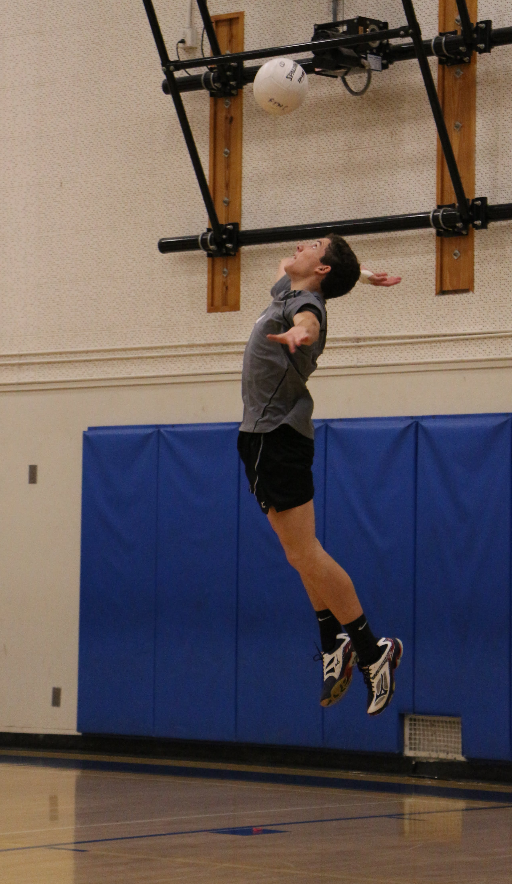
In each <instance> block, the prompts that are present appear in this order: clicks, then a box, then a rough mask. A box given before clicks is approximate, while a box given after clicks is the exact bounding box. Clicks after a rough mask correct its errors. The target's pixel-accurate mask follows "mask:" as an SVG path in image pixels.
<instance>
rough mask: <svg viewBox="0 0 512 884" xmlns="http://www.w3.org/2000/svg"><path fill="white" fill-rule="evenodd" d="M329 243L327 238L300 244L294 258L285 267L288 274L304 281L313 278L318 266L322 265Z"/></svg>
mask: <svg viewBox="0 0 512 884" xmlns="http://www.w3.org/2000/svg"><path fill="white" fill-rule="evenodd" d="M329 243H330V240H329V239H327V238H324V239H316V240H313V241H312V242H301V243H299V244H298V246H297V248H296V249H295V254H294V255H293V257H291V258H289V259H288V261H287V262H286V264H285V265H284V269H285V271H286V273H288V275H289V276H292V275H293V276H294V277H300V278H302V279H304V278H306V277H308V276H311V275H312V274H313V273H314V272H315V270H316V268H317V267H318V265H319V264H321V263H322V258H323V257H324V255H325V252H326V249H327V247H328V245H329Z"/></svg>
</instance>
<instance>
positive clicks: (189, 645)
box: [155, 424, 239, 740]
mask: <svg viewBox="0 0 512 884" xmlns="http://www.w3.org/2000/svg"><path fill="white" fill-rule="evenodd" d="M237 434H238V426H237V425H234V424H233V425H230V424H218V425H206V424H205V425H202V426H199V427H198V426H192V427H191V426H181V427H180V426H177V427H171V428H169V429H163V430H162V431H161V434H160V459H159V488H160V495H159V501H158V584H157V586H158V588H157V611H158V618H157V631H156V668H155V734H156V736H169V737H178V738H181V739H188V738H190V739H202V740H208V739H209V740H234V739H235V696H236V691H235V675H236V611H237V567H238V555H237V535H238V484H239V475H238V474H239V465H238V459H237V458H236V457H235V456H234V453H235V454H236V439H237Z"/></svg>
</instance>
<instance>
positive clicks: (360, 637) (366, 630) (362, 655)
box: [345, 614, 382, 666]
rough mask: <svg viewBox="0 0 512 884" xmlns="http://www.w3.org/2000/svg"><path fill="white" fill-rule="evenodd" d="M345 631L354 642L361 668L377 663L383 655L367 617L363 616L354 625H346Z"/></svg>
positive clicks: (353, 621)
mask: <svg viewBox="0 0 512 884" xmlns="http://www.w3.org/2000/svg"><path fill="white" fill-rule="evenodd" d="M345 630H346V632H348V634H349V636H350V638H351V640H352V644H353V645H354V650H355V652H356V654H357V656H358V657H359V662H360V664H361V666H370V665H371V664H372V663H376V661H377V660H378V659H379V657H380V655H381V654H382V649H381V648H379V646H378V644H377V639H376V638H375V636H374V634H373V632H372V631H371V629H370V627H369V625H368V620H367V619H366V617H365V615H364V614H361V616H360V617H358V618H357V620H352V623H345Z"/></svg>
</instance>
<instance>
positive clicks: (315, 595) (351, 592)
mask: <svg viewBox="0 0 512 884" xmlns="http://www.w3.org/2000/svg"><path fill="white" fill-rule="evenodd" d="M268 518H269V521H270V524H271V525H272V528H273V529H274V531H275V532H276V534H277V536H278V537H279V540H280V542H281V545H282V547H283V549H284V552H285V554H286V557H287V559H288V561H289V563H290V564H291V565H292V566H293V567H294V568H295V569H296V570H297V571H298V572H299V574H300V577H301V580H302V582H303V584H304V587H305V589H306V592H307V593H308V596H309V598H310V600H311V603H312V605H313V607H314V608H315V611H317V612H320V613H322V612H323V611H324V610H325V612H326V613H327V614H329V612H332V615H334V617H335V618H336V619H337V621H339V623H340V624H341V623H343V624H345V629H346V632H347V634H348V637H349V638H350V642H345V636H344V635H342V636H338V638H339V641H338V643H337V644H338V647H337V649H336V652H335V654H334V655H331V656H337V658H338V660H337V666H336V664H335V662H334V661H332V665H331V668H333V669H337V670H338V673H337V674H338V676H339V673H340V670H341V667H345V668H346V669H347V670H348V672H347V673H345V672H344V673H343V678H342V681H343V685H342V688H343V689H342V690H341V693H340V694H339V696H341V694H342V693H343V692H344V691H345V690H346V688H347V687H348V685H349V684H350V676H351V672H352V666H353V662H354V660H353V652H352V647H353V649H354V650H355V653H356V654H357V657H358V658H359V668H360V669H361V671H362V672H363V675H364V677H365V682H366V684H367V687H368V712H369V714H370V715H376V714H378V713H379V712H382V711H383V710H384V709H385V708H386V706H387V705H388V703H389V702H390V700H391V697H392V696H393V691H394V670H395V669H396V668H397V666H398V664H399V662H400V657H401V655H402V644H401V642H400V641H399V639H380V640H379V641H378V640H377V639H376V638H375V636H374V635H373V633H372V631H371V629H370V627H369V625H368V621H367V620H366V617H365V616H364V614H363V609H362V607H361V604H360V602H359V599H358V597H357V594H356V591H355V588H354V584H353V583H352V580H351V578H350V577H349V575H348V574H347V572H346V571H345V570H344V569H343V568H342V567H341V566H340V565H338V563H337V562H336V561H335V560H334V559H333V558H332V556H330V555H329V554H328V553H327V552H326V551H325V550H324V549H323V547H322V545H321V543H320V541H319V540H318V539H317V537H316V531H315V511H314V506H313V501H312V500H310V501H308V503H305V504H302V506H297V507H293V508H292V509H288V510H284V511H282V512H277V511H276V510H275V508H273V507H271V508H270V510H269V512H268ZM319 619H321V618H319ZM320 626H321V623H320ZM342 643H344V651H345V654H343V652H342V651H340V646H341V644H342ZM343 656H345V659H343ZM323 657H324V691H323V694H322V700H327V701H328V702H323V705H329V699H330V702H333V700H335V699H338V698H339V697H336V696H335V695H334V696H332V697H330V698H329V697H327V696H326V689H327V687H328V685H327V678H325V676H326V657H327V655H326V654H325V653H324V654H323ZM336 681H337V682H339V681H340V679H339V678H338V679H336ZM339 686H340V685H339V683H338V684H337V687H336V690H338V689H339ZM321 702H322V701H321Z"/></svg>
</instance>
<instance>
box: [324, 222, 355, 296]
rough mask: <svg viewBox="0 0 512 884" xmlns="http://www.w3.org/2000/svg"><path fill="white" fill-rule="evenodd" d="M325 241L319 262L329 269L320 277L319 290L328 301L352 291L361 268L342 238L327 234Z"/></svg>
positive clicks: (334, 234)
mask: <svg viewBox="0 0 512 884" xmlns="http://www.w3.org/2000/svg"><path fill="white" fill-rule="evenodd" d="M326 240H327V245H326V248H325V251H324V254H323V256H322V257H321V258H320V261H321V263H322V264H327V265H328V266H329V267H330V268H331V269H330V270H329V273H326V274H325V275H324V276H322V281H321V284H320V288H321V291H322V294H323V296H324V298H325V300H326V301H328V300H329V299H331V298H341V296H342V295H346V294H347V292H349V291H350V290H351V289H353V288H354V286H355V284H356V282H357V280H358V279H359V276H360V273H361V268H360V266H359V261H358V260H357V258H356V256H355V255H354V252H353V251H352V249H351V248H350V246H349V244H348V243H347V242H346V241H345V240H344V239H343V237H341V236H338V235H337V234H336V233H329V234H328V235H327V237H326Z"/></svg>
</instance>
